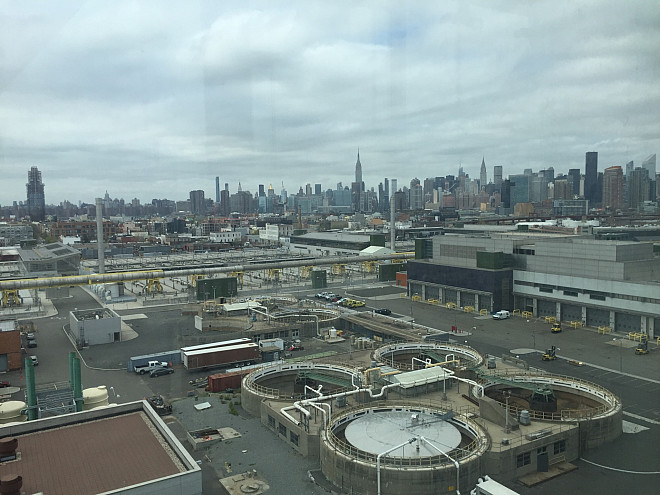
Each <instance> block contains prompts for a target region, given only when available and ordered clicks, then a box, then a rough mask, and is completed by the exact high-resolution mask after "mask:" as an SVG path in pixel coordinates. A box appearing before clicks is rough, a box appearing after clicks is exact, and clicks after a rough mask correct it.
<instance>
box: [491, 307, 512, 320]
mask: <svg viewBox="0 0 660 495" xmlns="http://www.w3.org/2000/svg"><path fill="white" fill-rule="evenodd" d="M510 317H511V313H509V312H508V311H506V310H504V309H503V310H501V311H498V312H497V313H493V320H506V319H507V318H510Z"/></svg>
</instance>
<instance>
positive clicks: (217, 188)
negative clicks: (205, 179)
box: [215, 177, 220, 203]
mask: <svg viewBox="0 0 660 495" xmlns="http://www.w3.org/2000/svg"><path fill="white" fill-rule="evenodd" d="M215 202H216V203H219V202H220V177H216V178H215Z"/></svg>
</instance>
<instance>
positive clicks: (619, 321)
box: [614, 313, 642, 332]
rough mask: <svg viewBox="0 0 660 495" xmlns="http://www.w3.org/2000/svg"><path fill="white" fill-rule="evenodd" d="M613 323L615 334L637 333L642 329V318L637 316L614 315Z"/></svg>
mask: <svg viewBox="0 0 660 495" xmlns="http://www.w3.org/2000/svg"><path fill="white" fill-rule="evenodd" d="M614 321H615V329H616V331H617V332H639V331H641V329H642V318H641V317H640V316H639V315H631V314H628V313H616V315H615V316H614Z"/></svg>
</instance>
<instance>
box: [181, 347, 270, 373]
mask: <svg viewBox="0 0 660 495" xmlns="http://www.w3.org/2000/svg"><path fill="white" fill-rule="evenodd" d="M181 357H182V360H183V365H184V366H185V367H186V369H188V370H198V369H204V368H214V367H219V366H226V365H230V364H231V365H233V364H236V363H254V362H257V361H258V360H259V346H258V345H257V344H255V343H253V342H249V343H245V344H236V345H230V346H225V347H212V348H209V349H198V350H195V351H189V352H184V351H182V352H181Z"/></svg>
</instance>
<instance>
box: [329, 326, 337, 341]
mask: <svg viewBox="0 0 660 495" xmlns="http://www.w3.org/2000/svg"><path fill="white" fill-rule="evenodd" d="M330 338H331V339H336V338H337V329H336V328H335V327H332V328H331V329H330Z"/></svg>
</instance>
